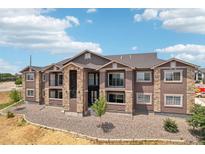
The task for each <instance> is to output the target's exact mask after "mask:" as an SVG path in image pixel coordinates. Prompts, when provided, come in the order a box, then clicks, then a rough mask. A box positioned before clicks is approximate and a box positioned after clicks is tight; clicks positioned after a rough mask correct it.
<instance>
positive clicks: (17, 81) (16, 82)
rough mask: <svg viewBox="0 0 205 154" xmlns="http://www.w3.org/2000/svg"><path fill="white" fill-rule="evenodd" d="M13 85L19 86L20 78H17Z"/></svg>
mask: <svg viewBox="0 0 205 154" xmlns="http://www.w3.org/2000/svg"><path fill="white" fill-rule="evenodd" d="M15 84H16V85H21V84H22V78H21V77H18V78H17V79H16V81H15Z"/></svg>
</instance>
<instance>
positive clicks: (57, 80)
mask: <svg viewBox="0 0 205 154" xmlns="http://www.w3.org/2000/svg"><path fill="white" fill-rule="evenodd" d="M62 84H63V75H62V74H59V73H51V74H50V86H62Z"/></svg>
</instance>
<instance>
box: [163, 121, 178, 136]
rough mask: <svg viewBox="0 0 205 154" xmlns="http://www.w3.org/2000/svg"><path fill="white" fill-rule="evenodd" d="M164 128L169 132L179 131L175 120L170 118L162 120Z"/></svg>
mask: <svg viewBox="0 0 205 154" xmlns="http://www.w3.org/2000/svg"><path fill="white" fill-rule="evenodd" d="M164 129H165V130H166V131H168V132H170V133H177V132H178V131H179V130H178V126H177V124H176V122H175V121H174V120H172V119H170V118H167V119H165V120H164Z"/></svg>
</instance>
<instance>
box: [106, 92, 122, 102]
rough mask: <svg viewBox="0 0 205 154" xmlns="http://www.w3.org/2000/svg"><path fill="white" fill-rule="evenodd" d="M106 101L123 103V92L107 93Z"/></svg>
mask: <svg viewBox="0 0 205 154" xmlns="http://www.w3.org/2000/svg"><path fill="white" fill-rule="evenodd" d="M107 99H108V100H107V101H108V102H110V103H125V98H124V93H112V92H109V93H108V98H107Z"/></svg>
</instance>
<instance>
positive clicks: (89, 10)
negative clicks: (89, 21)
mask: <svg viewBox="0 0 205 154" xmlns="http://www.w3.org/2000/svg"><path fill="white" fill-rule="evenodd" d="M86 12H87V13H94V12H97V9H94V8H92V9H87V11H86Z"/></svg>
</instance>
